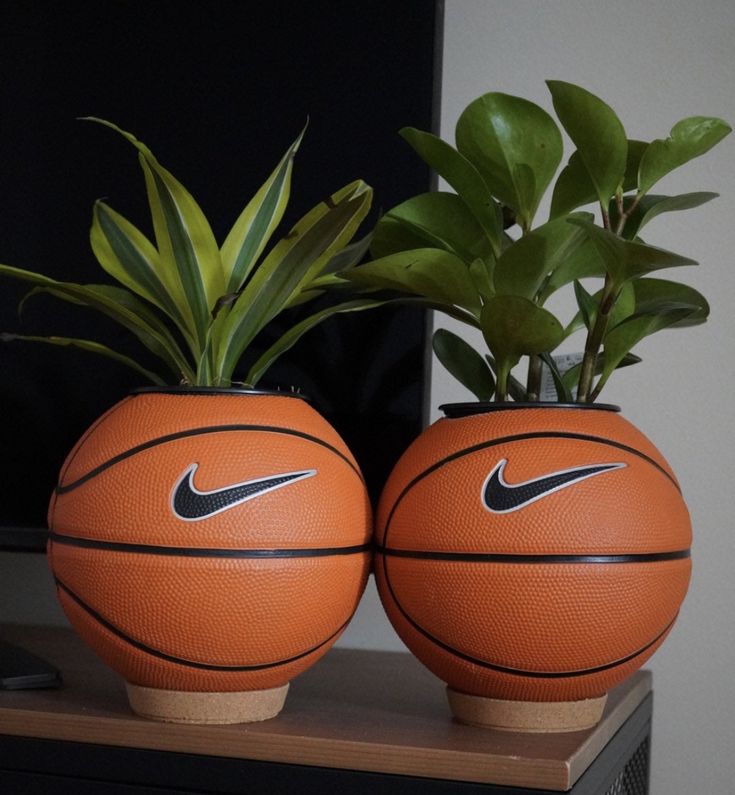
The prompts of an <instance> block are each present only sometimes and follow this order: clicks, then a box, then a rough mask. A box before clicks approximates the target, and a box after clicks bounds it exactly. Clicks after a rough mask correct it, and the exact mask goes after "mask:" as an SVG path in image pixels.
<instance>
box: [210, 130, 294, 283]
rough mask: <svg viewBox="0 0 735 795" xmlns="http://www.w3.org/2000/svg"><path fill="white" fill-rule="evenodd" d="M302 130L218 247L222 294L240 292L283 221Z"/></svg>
mask: <svg viewBox="0 0 735 795" xmlns="http://www.w3.org/2000/svg"><path fill="white" fill-rule="evenodd" d="M305 132H306V127H304V129H303V130H302V131H301V133H300V134H299V136H298V138H297V139H296V140H295V141H294V142H293V143H292V144H291V146H290V147H289V148H288V150H287V151H286V154H285V155H284V156H283V157H282V158H281V162H280V163H279V164H278V165H277V166H276V168H275V169H274V170H273V173H272V174H271V175H270V176H269V177H268V179H267V180H266V181H265V182H264V183H263V185H262V186H261V187H260V189H259V190H258V192H257V193H256V194H255V196H253V198H252V199H251V200H250V201H249V202H248V204H247V206H246V207H245V209H244V210H243V211H242V213H241V214H240V217H239V218H238V219H237V221H235V223H234V225H233V227H232V229H231V230H230V232H229V234H228V235H227V238H226V239H225V242H224V243H223V244H222V249H221V257H222V269H223V273H224V278H225V292H226V293H234V292H237V291H238V290H240V288H241V287H242V285H243V284H244V283H245V280H246V279H247V278H248V276H249V274H250V272H251V271H252V269H253V267H254V266H255V263H256V262H257V260H258V257H259V256H260V255H261V254H262V252H263V249H264V248H265V246H266V244H267V243H268V241H269V240H270V238H271V235H272V234H273V232H274V231H275V229H276V227H277V226H278V224H279V223H280V221H281V219H282V218H283V213H284V211H285V209H286V206H287V205H288V200H289V196H290V193H291V172H292V170H293V160H294V156H295V155H296V152H297V151H298V148H299V145H300V144H301V139H302V138H303V137H304V133H305Z"/></svg>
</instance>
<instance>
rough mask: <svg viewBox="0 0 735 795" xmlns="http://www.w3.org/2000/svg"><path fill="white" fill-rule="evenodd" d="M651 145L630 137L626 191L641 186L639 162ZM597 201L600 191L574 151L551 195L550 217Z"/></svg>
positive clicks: (624, 184) (624, 186) (556, 216)
mask: <svg viewBox="0 0 735 795" xmlns="http://www.w3.org/2000/svg"><path fill="white" fill-rule="evenodd" d="M647 146H648V144H647V143H646V142H644V141H636V140H632V139H631V140H629V141H628V154H627V160H626V165H625V176H624V177H623V192H625V191H629V190H633V189H634V188H635V187H636V186H637V185H638V165H639V163H640V161H641V157H642V156H643V152H645V150H646V147H647ZM596 200H597V192H596V191H595V186H594V184H593V182H592V179H591V178H590V175H589V172H588V171H587V168H586V166H585V164H584V162H583V161H582V158H581V156H580V154H579V151H578V150H576V151H574V152H572V155H571V157H570V158H569V162H568V163H567V165H566V166H565V167H564V168H563V169H562V171H561V172H560V174H559V176H558V178H557V180H556V183H555V184H554V192H553V194H552V197H551V211H550V213H549V218H552V219H553V218H558V217H559V216H561V215H564V214H565V213H569V212H571V211H572V210H576V209H577V207H583V206H584V205H586V204H591V203H592V202H594V201H596Z"/></svg>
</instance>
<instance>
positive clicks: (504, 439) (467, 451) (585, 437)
mask: <svg viewBox="0 0 735 795" xmlns="http://www.w3.org/2000/svg"><path fill="white" fill-rule="evenodd" d="M526 439H576V440H579V441H583V442H595V443H597V444H604V445H608V446H609V447H614V448H616V449H617V450H623V451H625V452H626V453H631V454H632V455H636V456H638V457H639V458H641V459H643V460H644V461H647V462H648V463H649V464H651V465H652V466H654V467H656V469H658V470H659V471H660V472H661V473H662V474H664V475H665V476H666V477H667V478H668V479H669V480H670V481H671V483H672V485H673V486H674V488H676V490H677V491H679V492H681V489H680V488H679V485H678V484H677V482H676V480H674V478H672V477H671V475H670V474H669V473H668V472H667V471H666V470H665V469H664V468H663V467H662V466H661V464H659V463H658V462H657V461H655V460H654V459H653V458H651V457H650V456H648V455H646V454H645V453H641V452H640V451H639V450H636V449H635V448H634V447H629V446H628V445H627V444H622V443H621V442H614V441H612V440H610V439H603V438H601V437H599V436H591V435H589V434H585V433H572V432H568V431H540V432H534V433H518V434H514V435H512V436H501V437H500V438H498V439H490V440H489V441H486V442H480V443H479V444H474V445H472V446H471V447H465V448H464V449H462V450H458V451H457V452H456V453H452V454H451V455H448V456H447V457H446V458H442V459H441V460H440V461H436V462H435V463H433V464H432V465H431V466H430V467H427V468H426V469H425V470H424V471H423V472H421V473H419V474H418V475H416V477H415V478H413V480H411V481H410V483H408V484H407V485H406V486H405V487H404V489H403V491H401V493H400V494H399V495H398V497H397V498H396V501H395V502H394V503H393V507H392V508H391V510H390V513H389V514H388V519H387V520H386V523H385V530H384V539H385V538H387V536H388V528H389V527H390V523H391V520H392V519H393V514H394V513H395V512H396V509H397V508H398V506H399V504H400V502H401V500H402V499H403V498H404V497H405V496H406V494H407V493H408V492H409V491H410V490H411V489H412V488H413V487H414V486H415V485H416V484H417V483H419V482H420V481H422V480H423V479H424V478H426V477H428V476H429V475H431V474H432V473H433V472H436V470H437V469H440V468H441V467H443V466H444V465H445V464H449V463H451V462H452V461H456V460H457V459H458V458H462V457H463V456H465V455H471V454H472V453H477V452H479V451H480V450H485V449H487V448H488V447H497V446H498V445H501V444H507V443H512V442H522V441H525V440H526Z"/></svg>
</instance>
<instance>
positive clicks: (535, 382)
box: [526, 356, 543, 401]
mask: <svg viewBox="0 0 735 795" xmlns="http://www.w3.org/2000/svg"><path fill="white" fill-rule="evenodd" d="M542 371H543V362H542V361H541V357H540V356H530V357H529V359H528V378H527V379H526V400H528V401H535V400H538V399H539V394H540V392H541V373H542Z"/></svg>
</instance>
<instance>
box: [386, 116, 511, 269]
mask: <svg viewBox="0 0 735 795" xmlns="http://www.w3.org/2000/svg"><path fill="white" fill-rule="evenodd" d="M401 136H402V137H403V138H404V140H406V141H407V142H408V143H409V144H410V145H411V147H412V148H413V150H414V151H415V152H416V154H417V155H418V156H419V157H420V158H421V159H422V160H423V161H424V162H425V163H427V165H429V166H430V167H431V168H432V169H433V170H434V171H436V173H437V174H439V176H440V177H443V178H444V179H445V180H446V181H447V182H448V183H449V184H450V185H451V186H452V188H454V190H455V191H457V193H458V194H459V196H460V197H461V198H462V200H463V201H464V202H465V204H466V205H467V206H468V207H469V209H470V211H471V212H472V214H473V215H474V216H475V218H476V219H477V222H478V223H479V224H480V226H481V227H482V229H483V230H484V232H485V234H486V235H487V238H488V240H489V241H490V244H491V245H492V247H493V251H494V252H495V254H496V255H497V254H499V253H500V250H501V248H502V239H503V217H502V213H501V211H500V206H499V205H498V203H497V202H496V201H495V200H494V199H493V197H492V193H491V191H490V188H489V186H488V185H487V183H486V182H485V180H484V179H483V178H482V176H481V175H480V172H479V171H478V170H477V169H476V168H475V166H474V165H473V164H472V163H470V161H469V160H467V158H466V157H464V156H463V155H462V154H460V153H459V152H458V151H457V150H456V149H455V148H454V147H453V146H450V144H448V143H446V141H443V140H442V139H441V138H438V137H437V136H436V135H432V134H431V133H427V132H422V131H421V130H417V129H415V128H413V127H404V128H403V129H402V130H401Z"/></svg>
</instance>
